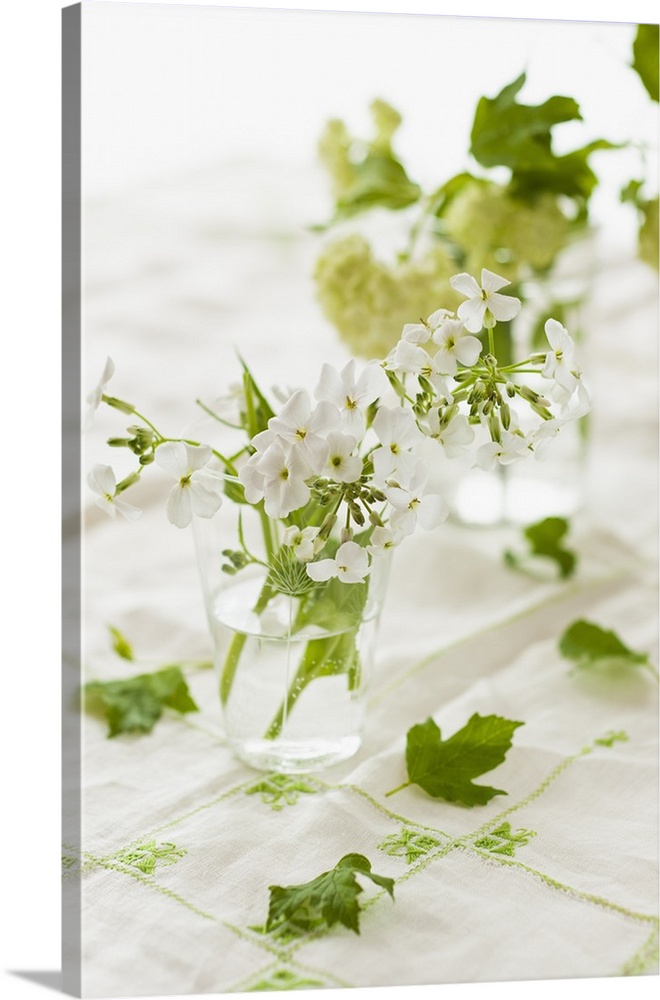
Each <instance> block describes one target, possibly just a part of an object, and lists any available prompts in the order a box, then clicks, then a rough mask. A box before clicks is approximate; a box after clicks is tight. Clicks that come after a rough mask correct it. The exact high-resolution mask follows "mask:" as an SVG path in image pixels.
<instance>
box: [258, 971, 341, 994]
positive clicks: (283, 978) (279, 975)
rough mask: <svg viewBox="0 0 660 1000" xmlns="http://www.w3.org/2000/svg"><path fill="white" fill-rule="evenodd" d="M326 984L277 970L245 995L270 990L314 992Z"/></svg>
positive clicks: (318, 980)
mask: <svg viewBox="0 0 660 1000" xmlns="http://www.w3.org/2000/svg"><path fill="white" fill-rule="evenodd" d="M325 985H326V984H325V983H323V982H321V980H320V979H303V978H302V976H297V975H296V973H295V972H291V970H290V969H278V970H277V971H275V972H273V974H272V975H271V976H270V978H268V979H262V980H260V981H259V982H258V983H257V984H256V985H255V986H250V987H249V988H248V989H247V991H246V992H247V993H265V992H268V991H270V990H315V989H322V988H323V987H324V986H325Z"/></svg>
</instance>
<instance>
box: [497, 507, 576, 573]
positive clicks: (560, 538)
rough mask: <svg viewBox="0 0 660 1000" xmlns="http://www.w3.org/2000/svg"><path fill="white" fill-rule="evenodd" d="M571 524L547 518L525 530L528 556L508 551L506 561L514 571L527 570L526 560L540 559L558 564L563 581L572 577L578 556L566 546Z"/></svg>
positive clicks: (505, 556) (561, 518)
mask: <svg viewBox="0 0 660 1000" xmlns="http://www.w3.org/2000/svg"><path fill="white" fill-rule="evenodd" d="M568 530H569V524H568V521H567V520H566V518H564V517H546V518H543V520H541V521H537V522H536V523H535V524H530V525H528V526H527V527H526V528H523V537H524V538H525V540H526V541H527V543H528V546H529V552H528V555H527V556H520V555H518V554H517V553H515V552H512V551H511V550H509V549H507V551H506V552H505V553H504V561H505V562H506V563H507V565H508V566H511V567H512V568H513V569H526V559H527V558H529V557H531V558H535V557H540V558H542V559H550V560H551V561H552V562H554V563H556V564H557V569H558V570H559V575H560V577H561V578H562V580H566V579H567V578H568V577H569V576H572V575H573V573H574V572H575V569H576V566H577V556H576V554H575V553H574V552H572V551H571V550H570V549H568V548H566V547H565V545H564V539H565V537H566V535H567V534H568Z"/></svg>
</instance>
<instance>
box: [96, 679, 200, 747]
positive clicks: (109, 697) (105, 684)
mask: <svg viewBox="0 0 660 1000" xmlns="http://www.w3.org/2000/svg"><path fill="white" fill-rule="evenodd" d="M83 695H84V703H85V708H86V709H87V711H88V712H91V713H93V714H98V715H101V716H103V717H104V718H105V719H106V721H107V723H108V736H117V735H119V733H150V732H151V730H152V729H153V727H154V726H155V724H156V722H158V720H159V719H160V717H161V715H162V714H163V709H164V708H166V707H167V708H172V709H174V711H176V712H180V713H182V714H184V713H186V712H198V711H199V709H198V707H197V705H196V704H195V702H194V701H193V699H192V698H191V696H190V692H189V690H188V685H187V684H186V682H185V680H184V677H183V674H182V673H181V669H180V668H179V667H177V666H171V667H163V669H162V670H156V671H154V672H153V673H149V674H137V675H136V676H135V677H128V678H126V679H124V680H119V681H91V682H90V683H89V684H85V686H84V688H83Z"/></svg>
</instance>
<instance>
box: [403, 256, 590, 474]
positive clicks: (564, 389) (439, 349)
mask: <svg viewBox="0 0 660 1000" xmlns="http://www.w3.org/2000/svg"><path fill="white" fill-rule="evenodd" d="M508 284H509V282H508V281H506V279H504V278H502V277H500V276H499V275H496V274H494V273H493V272H492V271H488V270H487V269H485V268H484V269H483V270H482V272H481V284H479V283H478V282H477V281H476V279H475V278H473V277H472V276H471V275H469V274H458V275H455V276H454V277H453V278H452V279H451V285H452V287H453V288H454V289H456V290H457V291H459V292H460V293H461V294H462V295H464V296H465V297H466V298H465V301H464V302H463V303H462V304H461V305H460V306H459V307H458V310H457V312H456V314H453V313H450V312H448V311H447V310H445V309H439V310H437V311H436V312H434V313H433V314H432V315H431V316H429V318H428V319H427V320H426V321H425V322H424V321H423V322H421V323H417V324H407V325H406V326H405V327H404V329H403V333H402V336H401V340H400V341H399V343H398V344H397V345H396V346H395V347H394V348H393V350H392V351H391V352H390V354H389V355H388V357H387V359H386V363H385V364H386V368H387V370H388V371H390V372H391V373H392V374H393V375H395V376H396V377H398V378H400V379H401V382H402V385H406V388H408V383H407V381H406V380H407V379H408V380H409V378H410V376H412V377H413V378H415V379H416V382H417V385H416V395H415V399H414V400H411V402H412V406H413V412H415V414H416V417H417V423H418V425H419V426H420V428H421V429H422V430H423V432H424V433H425V434H426V435H427V436H428V437H431V438H434V439H435V440H436V441H438V443H439V444H440V445H442V447H443V449H444V451H445V454H446V455H447V456H448V457H449V458H455V457H457V456H458V455H459V454H461V453H462V452H464V451H465V450H466V449H467V448H469V447H470V446H471V445H472V444H473V442H474V440H475V437H476V433H475V431H479V430H482V431H483V434H484V435H485V436H486V438H487V440H486V441H485V442H484V443H483V444H480V445H479V446H478V447H477V449H476V451H475V457H474V464H475V465H477V466H478V467H480V468H482V469H484V470H491V469H493V468H495V467H496V465H498V464H500V465H508V464H510V463H511V462H514V461H518V460H520V459H522V458H525V457H527V456H529V455H532V454H533V455H535V456H536V457H537V458H539V459H541V460H542V459H543V458H544V457H546V456H547V453H548V452H547V445H548V442H549V441H550V440H552V438H553V437H554V436H555V435H556V434H557V433H558V431H559V430H560V428H561V427H562V426H563V425H564V424H566V423H567V422H568V421H569V420H575V419H577V418H578V417H581V416H583V415H584V414H585V413H587V412H588V410H589V400H588V396H587V392H586V389H585V388H584V385H583V383H582V381H581V375H580V371H579V369H578V368H577V366H576V363H575V357H574V355H575V344H574V342H573V339H572V337H571V336H570V334H569V333H568V331H567V330H566V329H565V328H564V327H563V326H562V325H561V323H559V322H558V321H557V320H555V319H549V320H548V321H547V322H546V324H545V333H546V337H547V338H548V343H549V345H550V350H549V351H548V352H547V353H542V354H538V355H534V356H533V357H532V358H528V359H525V361H523V362H520V363H518V364H512V365H509V366H506V367H501V366H498V364H497V361H496V358H495V357H494V356H493V353H494V352H493V341H492V339H491V340H490V353H489V354H488V355H487V356H486V357H484V358H482V357H481V355H482V352H483V346H484V345H483V344H482V341H481V340H480V339H479V338H478V337H476V336H473V334H476V333H480V332H481V331H482V330H484V329H485V330H486V331H488V332H489V335H491V337H492V330H493V329H494V328H495V326H496V324H497V323H498V322H506V321H509V320H512V319H514V318H515V317H516V316H517V314H518V313H519V311H520V308H521V303H520V300H519V299H517V298H515V297H514V296H512V295H503V294H502V293H501V291H500V290H501V289H502V288H504V287H505V286H506V285H508ZM530 373H531V374H535V375H537V376H538V378H542V379H546V380H548V381H549V382H550V385H549V386H548V387H547V396H549V397H550V398H546V395H542V394H541V393H539V392H537V391H535V390H534V389H531V388H530V387H529V386H528V385H527V383H526V379H525V378H524V376H525V375H527V374H530ZM519 377H520V378H519ZM401 392H403V389H401ZM516 397H518V400H519V402H522V403H523V404H524V405H525V408H526V409H527V410H528V411H529V412H530V413H531V414H533V415H534V417H535V419H534V421H533V424H532V426H531V427H529V426H527V427H525V428H523V426H522V421H521V418H520V416H519V414H518V412H517V411H516V409H515V408H514V407H513V406H512V405H511V400H513V399H515V398H516ZM409 398H410V397H409ZM553 406H556V408H557V412H553V410H552V407H553Z"/></svg>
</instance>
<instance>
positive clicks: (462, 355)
mask: <svg viewBox="0 0 660 1000" xmlns="http://www.w3.org/2000/svg"><path fill="white" fill-rule="evenodd" d="M433 340H434V341H435V343H436V344H438V345H439V347H440V350H439V351H438V353H437V354H436V355H435V357H434V359H433V364H434V366H435V367H436V368H437V369H438V371H440V372H442V373H443V374H445V375H455V374H456V369H457V367H458V362H459V361H460V363H461V364H462V365H467V366H468V367H471V366H472V365H473V364H474V363H475V361H476V360H477V358H478V357H479V355H480V354H481V347H482V345H481V341H480V340H479V339H478V338H477V337H471V336H470V334H469V333H466V332H465V326H464V325H463V322H462V321H461V320H460V319H447V320H445V321H444V323H442V324H441V325H440V326H439V327H438V329H437V330H435V332H434V334H433Z"/></svg>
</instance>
